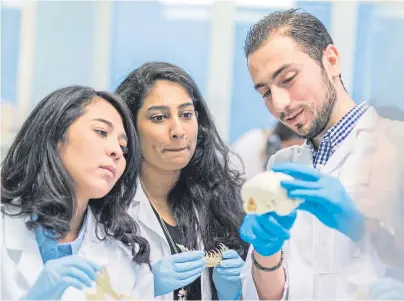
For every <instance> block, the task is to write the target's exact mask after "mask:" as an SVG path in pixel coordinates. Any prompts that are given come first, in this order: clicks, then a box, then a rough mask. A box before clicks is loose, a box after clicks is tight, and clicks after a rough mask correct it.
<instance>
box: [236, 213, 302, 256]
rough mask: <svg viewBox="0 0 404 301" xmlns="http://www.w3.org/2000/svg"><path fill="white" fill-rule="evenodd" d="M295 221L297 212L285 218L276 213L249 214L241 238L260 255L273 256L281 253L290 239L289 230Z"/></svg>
mask: <svg viewBox="0 0 404 301" xmlns="http://www.w3.org/2000/svg"><path fill="white" fill-rule="evenodd" d="M295 220H296V212H295V211H294V212H292V213H290V214H289V215H285V216H280V215H278V214H276V213H275V212H268V213H265V214H262V215H257V214H247V215H246V216H245V217H244V220H243V223H242V225H241V227H240V237H241V239H242V240H244V241H246V242H248V243H250V244H252V245H253V246H254V250H255V251H256V252H258V253H259V254H261V255H263V256H271V255H273V254H275V253H277V252H278V251H280V249H281V248H282V246H283V244H284V243H285V240H287V239H289V237H290V234H289V230H290V229H291V228H292V226H293V224H294V223H295Z"/></svg>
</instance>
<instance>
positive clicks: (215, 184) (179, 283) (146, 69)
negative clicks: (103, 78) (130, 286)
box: [116, 62, 247, 300]
mask: <svg viewBox="0 0 404 301" xmlns="http://www.w3.org/2000/svg"><path fill="white" fill-rule="evenodd" d="M116 92H117V93H118V94H119V96H121V97H122V98H123V99H124V100H125V102H126V103H127V104H128V105H129V107H130V109H131V111H132V114H133V120H134V123H135V127H136V130H137V133H138V136H139V141H140V148H141V152H142V157H143V158H142V165H141V171H140V178H139V183H140V185H141V187H142V189H139V190H138V192H137V195H136V198H135V201H134V202H133V204H132V206H131V213H132V214H133V215H134V217H135V219H137V220H138V223H139V226H140V228H141V234H142V236H144V237H146V238H147V239H148V240H149V242H150V245H151V264H152V270H153V274H154V288H155V295H156V298H157V299H165V300H173V299H180V300H184V299H185V298H186V299H190V300H201V299H203V300H209V299H217V298H218V299H220V300H237V299H239V298H240V297H241V287H242V285H241V279H240V272H241V269H242V266H243V264H244V260H243V259H242V258H241V257H242V256H243V255H244V254H245V253H247V252H246V251H245V250H246V249H247V246H246V245H244V244H243V242H242V241H241V239H240V237H239V233H238V229H239V226H240V224H241V222H242V219H243V217H244V213H243V209H242V202H241V199H240V187H241V184H242V181H243V180H242V178H241V177H240V174H239V173H238V172H236V171H234V170H232V169H231V168H230V163H229V149H228V147H227V146H226V144H225V143H224V142H223V141H222V139H221V138H220V136H219V134H218V132H217V130H216V127H215V125H214V122H213V120H212V117H211V116H210V113H209V111H208V108H207V105H206V103H205V101H204V99H203V97H202V95H201V93H200V92H199V90H198V88H197V86H196V84H195V82H194V81H193V79H192V78H191V77H190V76H189V75H188V74H187V73H186V72H185V71H184V70H182V69H181V68H179V67H177V66H174V65H171V64H168V63H163V62H152V63H146V64H144V65H143V66H141V67H140V68H138V69H136V70H134V71H133V72H132V73H130V74H129V75H128V76H127V77H126V79H125V80H124V81H123V82H122V83H121V84H120V86H119V87H118V88H117V90H116ZM179 245H182V246H185V247H186V248H187V249H188V250H203V249H204V250H208V251H209V250H214V249H219V248H220V246H223V245H225V246H226V247H227V248H228V249H229V250H227V251H224V252H222V255H223V260H222V262H221V263H220V264H219V265H217V266H216V267H214V268H209V269H208V268H206V261H205V259H204V258H203V255H204V252H201V251H192V252H182V251H181V248H180V247H179ZM182 250H185V249H183V248H182Z"/></svg>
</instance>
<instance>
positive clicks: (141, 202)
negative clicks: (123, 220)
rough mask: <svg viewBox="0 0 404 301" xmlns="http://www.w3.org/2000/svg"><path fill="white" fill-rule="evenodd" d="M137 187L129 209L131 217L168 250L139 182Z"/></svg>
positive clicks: (162, 233)
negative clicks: (157, 237)
mask: <svg viewBox="0 0 404 301" xmlns="http://www.w3.org/2000/svg"><path fill="white" fill-rule="evenodd" d="M137 187H138V188H137V191H136V196H135V200H134V201H133V202H132V204H131V208H130V211H132V213H131V215H132V216H135V219H136V220H137V222H139V223H141V224H142V226H143V227H145V228H147V229H148V231H152V232H153V233H155V234H156V235H158V236H159V238H160V240H161V241H162V243H165V244H166V245H165V248H168V249H169V248H170V246H169V244H168V242H167V239H166V237H165V235H164V232H163V229H162V228H161V226H160V223H159V221H158V219H157V217H156V214H155V213H154V212H153V208H152V207H151V205H150V202H149V200H148V199H147V197H146V194H145V192H144V190H143V187H142V185H141V184H140V181H139V180H138V181H137ZM162 248H163V246H162ZM165 248H163V249H165ZM165 255H168V254H165Z"/></svg>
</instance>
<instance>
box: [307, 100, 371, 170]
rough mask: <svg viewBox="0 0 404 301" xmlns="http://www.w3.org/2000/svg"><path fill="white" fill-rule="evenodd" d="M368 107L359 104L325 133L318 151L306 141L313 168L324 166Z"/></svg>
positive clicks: (362, 103) (364, 104)
mask: <svg viewBox="0 0 404 301" xmlns="http://www.w3.org/2000/svg"><path fill="white" fill-rule="evenodd" d="M368 108H369V105H368V104H367V103H366V102H361V103H360V104H358V105H356V106H355V107H354V108H353V109H352V110H350V111H349V112H348V113H347V114H346V115H345V116H344V117H343V118H342V119H341V120H340V121H338V122H337V123H336V124H335V125H334V126H333V127H331V128H330V129H329V130H328V131H327V133H326V134H325V135H324V136H323V137H322V138H321V140H320V145H319V148H318V150H316V149H315V147H314V145H313V143H312V142H311V141H310V140H307V145H308V147H309V148H310V151H311V153H312V154H313V166H314V168H320V169H321V167H322V166H324V165H325V164H326V163H327V161H328V159H329V158H330V157H331V155H332V154H333V153H334V152H335V151H336V150H337V148H338V146H339V145H340V144H341V142H342V141H344V139H345V138H346V137H348V135H349V133H350V132H351V131H352V129H353V128H354V127H355V125H356V124H357V122H358V120H359V118H361V117H362V115H363V114H364V113H365V112H366V110H367V109H368Z"/></svg>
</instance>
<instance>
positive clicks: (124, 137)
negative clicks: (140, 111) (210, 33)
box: [92, 118, 128, 141]
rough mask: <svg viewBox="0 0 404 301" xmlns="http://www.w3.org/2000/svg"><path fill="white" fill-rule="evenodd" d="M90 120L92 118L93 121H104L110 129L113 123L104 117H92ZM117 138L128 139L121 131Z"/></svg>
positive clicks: (112, 127)
mask: <svg viewBox="0 0 404 301" xmlns="http://www.w3.org/2000/svg"><path fill="white" fill-rule="evenodd" d="M92 120H93V121H98V122H102V123H105V124H106V125H107V126H108V127H109V128H110V129H111V130H113V129H114V125H113V124H112V122H111V121H109V120H106V119H104V118H94V119H92ZM119 138H122V139H124V140H126V141H128V137H127V136H126V135H125V134H123V133H122V134H120V135H119Z"/></svg>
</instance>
